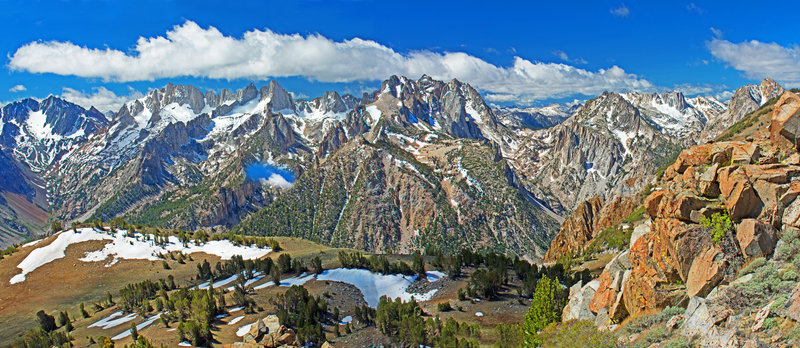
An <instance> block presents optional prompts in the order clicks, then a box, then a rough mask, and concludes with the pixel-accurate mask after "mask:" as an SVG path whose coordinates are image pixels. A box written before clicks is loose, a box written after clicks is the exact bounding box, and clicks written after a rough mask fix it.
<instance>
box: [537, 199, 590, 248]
mask: <svg viewBox="0 0 800 348" xmlns="http://www.w3.org/2000/svg"><path fill="white" fill-rule="evenodd" d="M602 204H603V203H602V202H601V201H600V199H599V198H597V197H595V198H592V199H590V200H587V201H585V202H583V204H581V205H579V206H578V209H575V212H573V213H572V215H570V216H569V217H567V218H566V219H565V220H564V222H563V223H562V224H561V228H560V230H559V231H558V234H557V235H556V237H555V238H554V239H553V241H552V242H551V243H550V248H549V249H547V253H546V254H545V255H544V262H553V261H555V260H557V259H558V258H559V257H561V256H563V255H569V254H570V253H573V252H577V251H580V250H582V249H583V248H584V247H585V246H586V245H587V244H588V243H589V241H591V240H592V238H594V236H595V234H596V231H597V230H598V228H597V223H598V221H599V217H600V209H601V208H602Z"/></svg>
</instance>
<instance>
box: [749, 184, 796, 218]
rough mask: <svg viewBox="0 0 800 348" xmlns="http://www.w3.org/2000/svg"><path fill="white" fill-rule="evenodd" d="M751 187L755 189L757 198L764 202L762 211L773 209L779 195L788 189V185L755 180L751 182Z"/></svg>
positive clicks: (776, 204)
mask: <svg viewBox="0 0 800 348" xmlns="http://www.w3.org/2000/svg"><path fill="white" fill-rule="evenodd" d="M753 189H754V190H756V194H757V195H758V198H759V199H761V202H762V203H763V204H764V208H763V209H762V212H769V211H774V210H775V208H776V207H777V206H778V203H779V202H780V198H781V196H783V194H784V193H786V191H787V190H788V189H789V185H788V184H776V183H773V182H769V181H766V180H757V181H754V182H753Z"/></svg>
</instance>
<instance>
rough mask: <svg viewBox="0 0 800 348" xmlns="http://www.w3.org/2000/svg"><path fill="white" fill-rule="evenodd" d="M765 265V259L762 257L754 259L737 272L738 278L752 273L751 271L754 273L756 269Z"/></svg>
mask: <svg viewBox="0 0 800 348" xmlns="http://www.w3.org/2000/svg"><path fill="white" fill-rule="evenodd" d="M765 263H767V259H765V258H763V257H759V258H757V259H754V260H753V261H750V263H748V264H747V265H746V266H744V267H742V269H741V270H739V276H740V277H741V276H743V275H745V274H748V273H753V271H755V270H756V269H758V268H760V267H761V266H763V265H764V264H765Z"/></svg>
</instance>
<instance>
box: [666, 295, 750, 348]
mask: <svg viewBox="0 0 800 348" xmlns="http://www.w3.org/2000/svg"><path fill="white" fill-rule="evenodd" d="M731 314H733V313H732V312H731V311H730V310H729V309H727V308H725V307H723V306H719V305H717V304H716V303H714V302H713V301H709V300H706V299H704V298H702V297H692V298H691V300H689V304H688V305H687V306H686V312H685V313H684V317H685V318H686V320H685V321H684V323H683V326H682V327H681V329H680V331H681V333H682V334H683V335H685V336H688V337H700V340H699V341H700V342H699V343H700V345H701V346H703V347H739V346H740V342H739V339H738V337H737V336H736V327H735V326H733V327H729V326H727V325H720V324H721V323H722V322H723V321H724V320H726V319H728V317H729V316H730V315H731Z"/></svg>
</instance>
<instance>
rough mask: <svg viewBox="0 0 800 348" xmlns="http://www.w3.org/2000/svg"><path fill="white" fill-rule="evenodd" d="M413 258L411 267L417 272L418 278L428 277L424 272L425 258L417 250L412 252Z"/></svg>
mask: <svg viewBox="0 0 800 348" xmlns="http://www.w3.org/2000/svg"><path fill="white" fill-rule="evenodd" d="M413 260H414V263H413V266H411V268H412V269H413V270H414V272H415V273H417V276H418V277H419V279H428V275H427V274H426V273H425V259H423V258H422V255H420V253H419V251H415V252H414V256H413Z"/></svg>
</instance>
